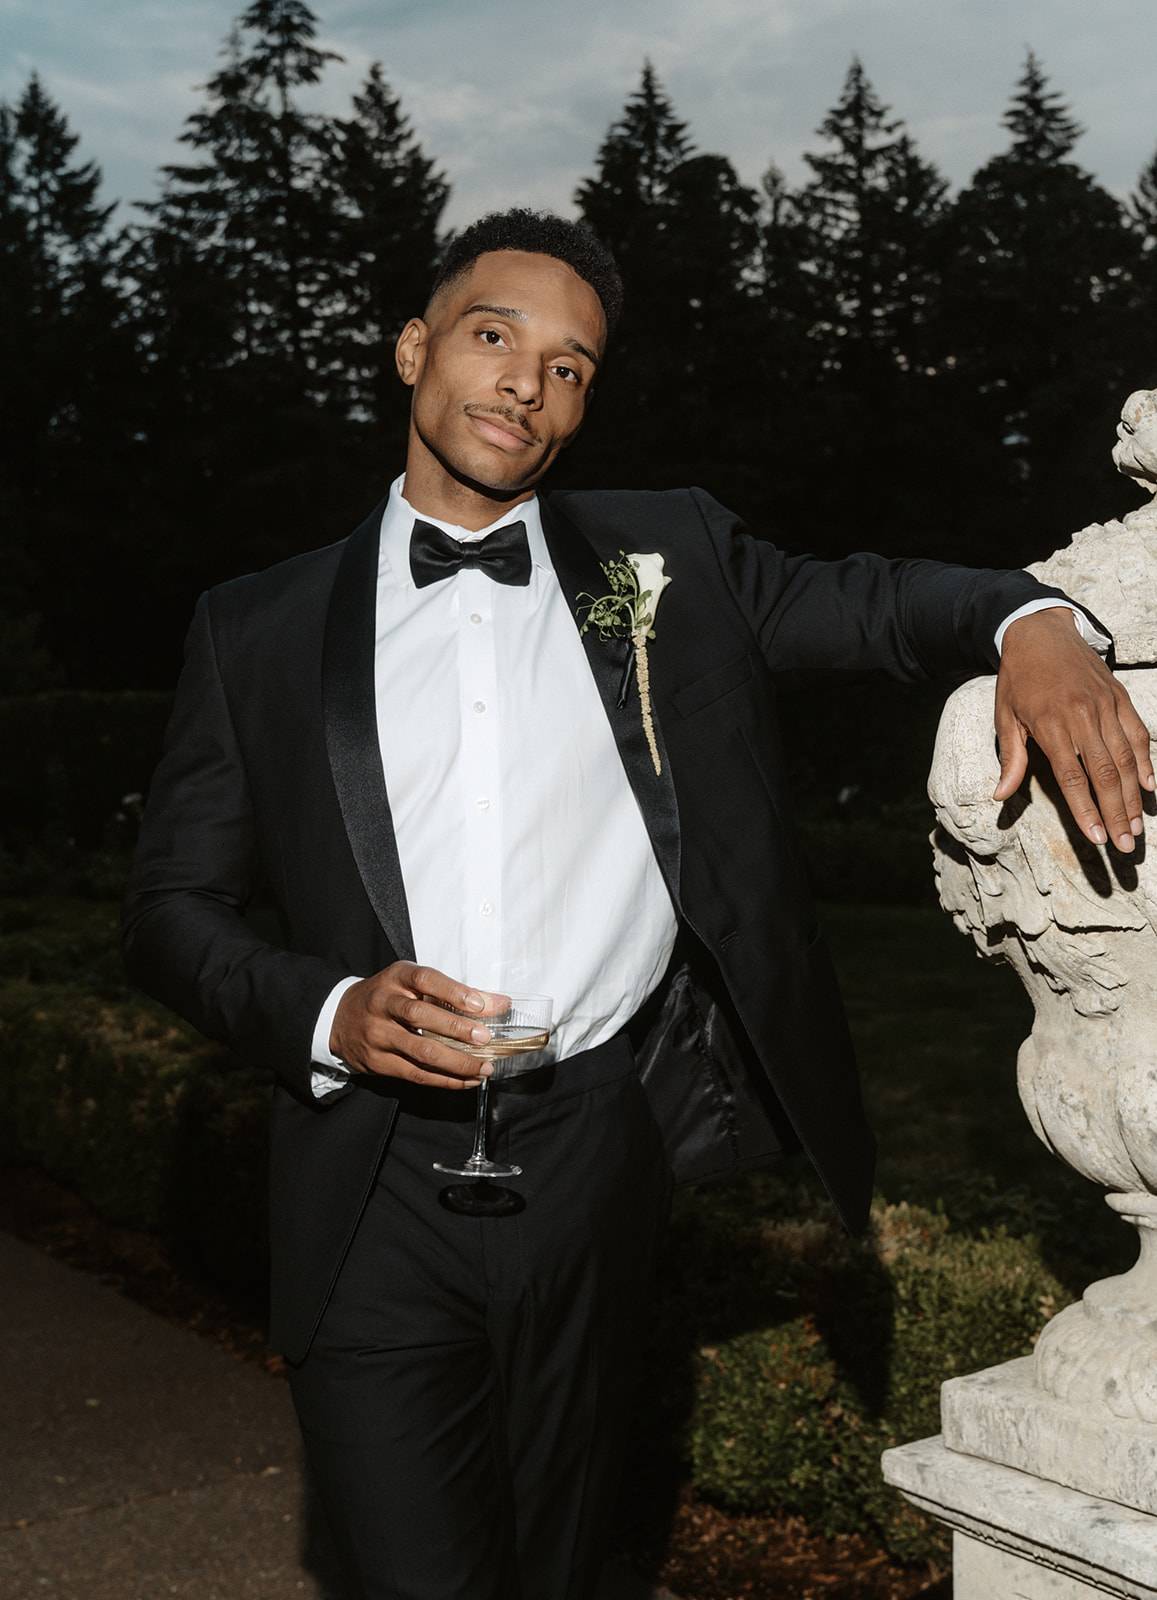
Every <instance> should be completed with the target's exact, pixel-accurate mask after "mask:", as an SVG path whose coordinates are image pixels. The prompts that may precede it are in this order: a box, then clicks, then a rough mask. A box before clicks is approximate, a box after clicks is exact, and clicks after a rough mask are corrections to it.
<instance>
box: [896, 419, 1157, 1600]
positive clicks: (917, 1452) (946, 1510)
mask: <svg viewBox="0 0 1157 1600" xmlns="http://www.w3.org/2000/svg"><path fill="white" fill-rule="evenodd" d="M1113 459H1114V461H1115V462H1116V464H1117V466H1118V468H1119V469H1120V470H1121V471H1122V472H1124V473H1127V474H1128V475H1129V476H1130V477H1133V478H1135V479H1136V480H1137V481H1138V483H1139V484H1142V485H1143V486H1144V487H1145V488H1146V490H1147V491H1148V492H1149V494H1150V495H1151V496H1152V497H1153V498H1152V499H1151V501H1150V503H1149V504H1148V505H1147V506H1144V507H1143V508H1142V509H1140V510H1138V511H1134V512H1131V513H1130V514H1129V515H1128V516H1127V517H1125V518H1124V520H1123V521H1121V522H1111V523H1107V524H1104V525H1101V524H1095V525H1093V526H1092V527H1089V528H1085V529H1083V530H1082V531H1081V532H1080V533H1079V534H1077V535H1076V536H1075V537H1074V538H1073V540H1072V543H1071V544H1070V545H1069V546H1068V547H1067V548H1066V549H1064V550H1060V551H1057V552H1056V554H1055V555H1053V556H1051V557H1050V558H1049V559H1048V561H1045V562H1041V563H1040V564H1039V565H1038V566H1037V567H1035V568H1032V569H1030V570H1032V571H1035V572H1036V574H1037V576H1038V577H1041V578H1043V579H1044V580H1045V581H1046V582H1050V583H1054V584H1056V585H1058V586H1059V587H1062V588H1064V589H1065V590H1066V591H1067V592H1068V593H1069V594H1071V595H1072V596H1073V598H1074V599H1076V600H1078V601H1080V602H1082V603H1083V604H1085V605H1086V606H1087V607H1088V608H1089V609H1090V610H1091V611H1092V612H1093V613H1094V614H1095V615H1096V616H1097V617H1099V618H1100V619H1101V621H1102V623H1104V624H1107V625H1108V627H1109V628H1111V629H1112V631H1113V635H1114V638H1115V641H1116V658H1117V663H1118V667H1119V669H1124V670H1119V672H1118V677H1119V679H1120V681H1121V682H1122V683H1124V684H1125V685H1126V687H1127V688H1128V691H1129V694H1130V696H1131V697H1132V699H1133V702H1134V704H1135V706H1136V708H1137V711H1138V714H1139V715H1140V716H1141V718H1142V719H1143V720H1144V722H1145V723H1146V725H1147V726H1148V728H1149V729H1150V732H1151V733H1157V390H1149V391H1145V392H1138V393H1137V394H1134V395H1130V397H1129V399H1128V401H1127V402H1126V404H1125V409H1124V412H1123V413H1122V417H1121V422H1120V426H1119V428H1118V441H1117V444H1116V447H1115V448H1114V452H1113ZM992 730H993V683H992V680H982V679H974V680H973V681H972V682H971V683H968V684H965V685H964V686H963V687H962V688H961V689H958V690H957V691H956V693H955V694H954V695H953V696H952V698H951V699H950V700H949V702H948V704H947V706H946V707H945V710H944V715H943V717H942V719H941V723H940V731H939V735H938V738H937V743H936V754H935V758H934V760H933V765H932V773H931V776H930V778H929V784H928V790H929V794H930V796H931V798H932V801H933V803H934V805H935V807H936V815H937V823H938V826H937V829H936V833H935V834H934V836H933V847H934V852H935V857H936V874H937V879H938V882H939V887H940V901H941V904H942V905H943V906H944V908H945V910H946V911H949V912H950V913H951V914H952V917H953V919H954V921H955V922H956V925H957V926H958V927H959V928H960V929H961V931H963V932H966V933H968V934H970V935H971V937H972V938H973V940H974V942H975V944H976V948H977V951H978V952H979V954H980V955H982V956H984V957H985V958H987V959H989V960H993V959H995V960H1001V961H1006V962H1008V963H1009V964H1010V965H1011V966H1012V967H1013V968H1014V969H1015V970H1016V972H1017V973H1018V975H1019V976H1020V978H1021V980H1022V982H1023V983H1024V986H1025V988H1026V990H1027V991H1028V993H1029V995H1030V996H1031V998H1032V1002H1033V1008H1034V1012H1035V1017H1034V1021H1033V1028H1032V1032H1031V1034H1030V1035H1029V1037H1028V1038H1027V1039H1026V1040H1025V1041H1024V1043H1023V1044H1022V1045H1021V1048H1020V1054H1019V1057H1018V1061H1017V1076H1018V1083H1019V1088H1020V1096H1021V1101H1022V1104H1023V1105H1024V1108H1025V1111H1026V1112H1027V1114H1028V1117H1029V1120H1030V1122H1031V1123H1032V1126H1033V1128H1034V1130H1035V1131H1036V1133H1037V1134H1038V1136H1039V1137H1040V1138H1041V1140H1042V1141H1043V1142H1044V1143H1045V1144H1046V1145H1047V1146H1048V1148H1049V1149H1050V1150H1052V1151H1053V1152H1054V1154H1056V1155H1057V1156H1059V1157H1060V1158H1061V1160H1063V1161H1066V1162H1068V1164H1069V1165H1070V1166H1072V1167H1074V1168H1076V1170H1077V1171H1078V1172H1080V1173H1083V1174H1084V1176H1085V1177H1086V1178H1089V1179H1091V1180H1092V1181H1093V1182H1094V1183H1097V1184H1099V1185H1101V1186H1102V1187H1103V1188H1105V1189H1107V1190H1109V1194H1108V1195H1107V1196H1106V1198H1107V1200H1108V1203H1109V1205H1110V1206H1111V1207H1112V1209H1113V1210H1114V1211H1115V1212H1116V1213H1117V1214H1118V1215H1119V1216H1120V1217H1121V1218H1122V1219H1123V1221H1124V1222H1125V1223H1127V1224H1128V1225H1130V1226H1132V1227H1134V1228H1135V1229H1136V1230H1137V1235H1138V1240H1139V1246H1140V1248H1139V1253H1138V1257H1137V1261H1136V1263H1135V1265H1134V1266H1133V1267H1132V1268H1131V1269H1130V1271H1128V1272H1125V1273H1121V1274H1119V1275H1118V1276H1116V1277H1112V1278H1104V1279H1102V1280H1101V1281H1100V1282H1098V1283H1094V1284H1091V1285H1090V1286H1089V1288H1087V1289H1086V1290H1085V1293H1084V1295H1083V1296H1082V1297H1081V1299H1080V1300H1079V1301H1077V1302H1076V1303H1075V1304H1073V1305H1071V1306H1066V1307H1065V1309H1064V1310H1063V1311H1061V1312H1059V1313H1058V1314H1057V1315H1056V1316H1055V1317H1053V1318H1052V1320H1051V1321H1050V1322H1048V1323H1047V1324H1046V1326H1045V1327H1044V1328H1043V1330H1042V1332H1041V1335H1040V1338H1039V1340H1038V1341H1037V1346H1036V1350H1035V1352H1034V1354H1033V1355H1032V1356H1031V1357H1026V1358H1025V1359H1023V1360H1020V1361H1010V1362H1007V1363H1005V1364H1004V1365H1003V1366H999V1367H992V1368H989V1370H988V1371H986V1372H977V1373H973V1374H972V1375H971V1376H969V1377H963V1378H955V1379H952V1380H951V1381H950V1382H948V1383H946V1384H945V1385H944V1387H943V1389H942V1391H941V1409H940V1416H941V1424H942V1426H943V1430H944V1431H943V1434H942V1435H941V1436H940V1437H938V1438H936V1439H923V1440H921V1441H920V1442H918V1443H917V1444H910V1445H904V1446H902V1447H901V1448H899V1449H896V1450H889V1451H888V1452H887V1454H886V1455H885V1456H884V1475H885V1477H886V1479H887V1481H888V1482H889V1483H891V1484H893V1485H894V1486H895V1487H896V1488H898V1489H899V1490H900V1491H901V1492H902V1493H903V1494H904V1495H906V1496H907V1498H908V1499H909V1500H910V1501H912V1503H913V1504H914V1505H917V1506H920V1507H921V1508H922V1509H924V1510H926V1511H928V1512H930V1513H931V1515H932V1516H934V1517H935V1518H937V1520H939V1521H940V1522H942V1523H945V1524H946V1525H947V1526H948V1527H950V1528H951V1529H953V1530H954V1537H955V1544H956V1549H955V1600H1084V1597H1087V1596H1093V1595H1118V1596H1129V1597H1130V1600H1140V1597H1142V1596H1152V1597H1154V1600H1157V848H1155V843H1157V814H1155V812H1157V807H1155V805H1154V797H1152V796H1150V797H1148V798H1147V804H1146V808H1145V809H1146V812H1147V819H1146V830H1145V831H1146V834H1147V836H1148V837H1147V839H1146V840H1144V841H1143V842H1139V844H1138V848H1137V849H1136V851H1133V852H1125V853H1121V852H1119V851H1116V850H1114V849H1111V848H1110V849H1102V848H1098V847H1096V846H1094V845H1092V844H1091V843H1090V842H1089V841H1088V840H1087V839H1086V838H1085V837H1084V836H1083V834H1081V833H1079V832H1078V831H1077V830H1076V828H1075V827H1074V826H1073V825H1072V822H1071V820H1070V817H1069V813H1068V808H1067V806H1066V804H1065V803H1064V801H1063V800H1062V798H1061V796H1060V794H1059V792H1058V789H1057V786H1056V783H1055V782H1054V781H1053V779H1052V776H1051V773H1049V772H1048V770H1047V767H1046V766H1044V765H1041V764H1038V765H1037V766H1036V767H1035V768H1034V770H1033V771H1032V773H1031V776H1030V778H1029V781H1028V782H1027V783H1025V784H1024V785H1022V787H1021V790H1020V792H1019V793H1018V794H1017V795H1016V796H1015V797H1014V798H1013V799H1012V800H1010V801H1009V802H1007V803H1006V804H1003V805H998V804H997V803H996V802H995V801H994V800H993V799H992V791H993V787H994V785H995V782H996V776H997V765H996V760H995V756H994V753H993V737H992ZM1090 770H1092V769H1091V768H1090Z"/></svg>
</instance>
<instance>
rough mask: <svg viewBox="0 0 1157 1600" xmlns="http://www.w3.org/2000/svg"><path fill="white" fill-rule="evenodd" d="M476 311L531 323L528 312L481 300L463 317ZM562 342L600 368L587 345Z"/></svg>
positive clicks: (469, 308) (467, 308) (597, 359)
mask: <svg viewBox="0 0 1157 1600" xmlns="http://www.w3.org/2000/svg"><path fill="white" fill-rule="evenodd" d="M476 311H482V312H485V314H486V315H487V316H491V317H505V318H506V319H507V320H508V321H510V322H529V320H530V318H529V317H528V316H527V314H526V312H525V311H520V310H519V309H518V307H517V306H492V305H488V304H487V303H486V302H485V301H481V300H480V301H479V302H478V303H477V305H472V306H467V307H466V309H465V311H464V312H463V313H462V316H463V317H469V316H472V315H473V314H474V312H476ZM459 321H461V318H459ZM562 342H563V344H564V345H565V346H566V348H567V349H568V350H574V351H576V352H577V353H578V354H579V355H580V356H586V358H587V360H588V361H589V362H590V364H591V366H592V367H597V366H598V364H599V358H598V356H596V355H595V353H594V351H593V350H588V349H587V347H586V345H585V344H582V343H581V342H580V341H579V340H578V339H574V338H566V339H564V340H563V341H562Z"/></svg>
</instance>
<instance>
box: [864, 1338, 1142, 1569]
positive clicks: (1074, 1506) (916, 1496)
mask: <svg viewBox="0 0 1157 1600" xmlns="http://www.w3.org/2000/svg"><path fill="white" fill-rule="evenodd" d="M995 1370H996V1371H1000V1370H1001V1369H1000V1368H997V1369H995ZM883 1468H884V1478H885V1481H886V1482H887V1483H890V1484H891V1485H892V1486H893V1488H896V1489H899V1490H900V1492H901V1493H902V1494H903V1495H904V1497H905V1499H906V1500H909V1501H911V1503H912V1504H913V1505H914V1506H918V1507H919V1509H920V1510H921V1511H926V1512H927V1513H928V1514H929V1515H930V1516H932V1517H935V1518H936V1520H937V1521H938V1522H941V1523H943V1524H944V1525H945V1526H946V1527H948V1528H951V1529H952V1533H953V1541H952V1543H953V1550H952V1558H953V1559H952V1569H953V1589H952V1593H953V1600H1102V1597H1103V1596H1105V1595H1113V1596H1118V1597H1120V1600H1155V1597H1157V1527H1155V1525H1154V1521H1153V1518H1152V1517H1150V1516H1148V1515H1146V1514H1145V1513H1144V1512H1140V1511H1133V1510H1131V1509H1129V1508H1128V1507H1125V1506H1120V1505H1116V1504H1114V1503H1113V1502H1111V1501H1108V1500H1100V1499H1096V1498H1094V1497H1093V1496H1092V1495H1086V1494H1082V1493H1081V1492H1080V1491H1079V1490H1077V1489H1067V1488H1065V1487H1063V1486H1062V1485H1061V1484H1057V1483H1049V1482H1046V1481H1045V1480H1044V1479H1043V1478H1038V1477H1034V1476H1033V1475H1032V1474H1031V1473H1028V1472H1017V1471H1016V1470H1014V1469H1013V1468H1012V1467H1002V1466H997V1465H996V1464H995V1463H994V1462H991V1461H981V1460H979V1459H977V1457H975V1456H966V1455H960V1454H959V1453H958V1452H957V1451H955V1450H950V1449H948V1447H947V1446H946V1444H945V1443H944V1440H943V1438H942V1437H940V1436H937V1437H936V1438H934V1439H921V1440H920V1441H919V1442H918V1443H916V1444H906V1445H901V1446H900V1447H899V1448H898V1449H895V1450H888V1451H885V1453H884V1458H883Z"/></svg>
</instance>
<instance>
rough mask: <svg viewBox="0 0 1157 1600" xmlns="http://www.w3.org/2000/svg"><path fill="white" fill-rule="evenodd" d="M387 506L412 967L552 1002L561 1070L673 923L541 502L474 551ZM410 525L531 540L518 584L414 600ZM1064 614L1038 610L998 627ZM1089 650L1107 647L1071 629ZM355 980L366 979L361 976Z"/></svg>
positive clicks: (669, 937)
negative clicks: (519, 526) (506, 533)
mask: <svg viewBox="0 0 1157 1600" xmlns="http://www.w3.org/2000/svg"><path fill="white" fill-rule="evenodd" d="M403 481H404V480H403V478H398V479H397V480H396V481H395V482H394V483H393V484H392V485H391V488H390V494H389V499H388V501H387V504H386V509H385V511H384V513H383V515H382V530H381V543H380V547H379V558H378V596H377V634H376V647H375V672H374V682H375V694H376V700H377V722H378V742H379V745H380V748H381V756H382V766H383V769H384V772H385V779H386V791H387V794H388V795H389V801H390V813H391V816H392V819H393V826H394V833H395V835H396V838H397V846H398V857H399V860H400V863H401V869H402V880H403V883H404V885H405V890H406V901H407V904H408V907H409V913H410V926H411V929H412V932H413V936H414V952H415V956H416V958H417V960H418V961H420V962H421V963H422V964H423V965H425V966H430V967H436V968H437V969H438V970H439V971H441V972H445V973H446V974H448V975H449V976H450V977H451V978H455V979H458V980H460V981H462V982H464V983H467V984H470V985H471V986H472V987H474V988H478V989H485V990H490V991H494V992H497V993H501V994H511V993H515V994H517V993H523V994H548V995H550V996H551V997H552V998H553V1000H554V1018H555V1027H554V1034H553V1036H552V1039H551V1043H550V1047H549V1049H548V1051H547V1052H546V1053H545V1056H544V1059H556V1060H565V1058H566V1057H567V1056H571V1055H575V1054H576V1053H577V1052H578V1051H580V1050H586V1049H590V1048H591V1047H593V1046H595V1045H598V1044H601V1043H603V1042H604V1041H605V1040H607V1039H610V1038H611V1037H612V1036H613V1035H614V1034H615V1033H617V1032H618V1031H619V1029H620V1028H622V1027H623V1026H624V1025H625V1024H626V1023H627V1022H628V1021H629V1020H630V1018H631V1017H632V1016H633V1015H634V1013H635V1012H636V1011H637V1010H638V1008H639V1007H640V1006H641V1005H642V1003H643V1001H644V1000H645V999H646V998H647V996H648V995H649V994H650V993H651V991H652V990H653V989H654V988H655V986H656V985H657V983H658V982H659V979H660V978H661V977H662V975H663V972H664V970H665V969H666V966H667V962H668V959H669V957H670V954H671V950H672V948H673V945H674V942H675V934H676V927H677V925H676V917H675V911H674V908H673V906H672V904H671V899H670V896H669V895H668V893H667V889H666V886H665V885H664V883H663V879H662V876H661V874H660V872H659V868H658V864H657V862H656V860H655V855H654V852H653V850H652V848H651V843H650V839H649V838H648V836H647V831H646V828H645V826H644V824H643V820H642V816H641V814H640V812H639V808H638V805H637V803H636V801H635V798H634V795H633V793H632V791H631V788H630V785H629V783H628V782H627V777H626V773H625V772H624V770H623V765H622V762H621V761H620V759H619V755H618V749H617V747H616V745H615V741H614V736H613V734H612V733H611V729H610V724H609V723H608V721H607V717H606V712H605V711H604V709H603V704H602V701H601V699H600V697H599V693H598V689H597V688H596V686H595V681H594V678H593V677H592V676H591V672H590V668H589V666H588V664H587V659H586V652H585V650H584V648H583V645H582V641H581V639H580V637H579V631H578V628H577V627H576V626H575V620H574V617H573V616H572V615H571V613H570V609H569V607H568V605H567V601H566V598H565V596H564V595H563V593H562V590H561V589H560V588H559V585H558V582H557V580H556V578H555V575H554V568H553V566H552V565H551V561H550V555H549V552H548V550H547V547H546V540H545V538H544V536H543V531H542V519H541V516H540V513H539V506H538V501H537V499H531V500H525V501H521V502H519V503H518V504H516V505H512V506H511V507H510V508H509V510H507V511H506V512H505V513H504V514H503V515H502V516H501V517H499V518H498V519H497V520H496V521H495V522H493V523H491V524H490V526H489V527H487V528H482V529H479V530H478V531H477V532H474V531H471V530H467V529H465V528H460V527H456V526H455V525H454V524H452V523H447V522H443V521H441V520H440V519H438V518H437V517H431V516H427V515H425V514H424V513H419V512H417V511H415V509H414V508H413V507H412V506H411V505H410V504H409V503H408V502H407V501H406V499H405V498H404V496H403V494H402V484H403ZM419 516H421V517H422V519H423V520H424V521H426V522H431V523H434V524H435V525H436V526H437V527H440V528H442V529H444V530H445V532H446V533H448V534H450V536H451V537H452V538H454V539H458V540H461V541H468V540H474V539H483V538H485V537H486V535H487V534H488V533H492V532H493V531H494V530H495V528H500V527H502V526H503V525H504V524H505V523H507V522H515V521H521V522H524V523H525V524H526V532H527V539H528V542H529V545H530V555H531V562H532V567H531V577H530V583H529V584H528V585H527V586H526V587H525V588H523V587H519V586H516V585H510V584H501V583H496V582H494V580H493V579H491V578H489V577H487V575H486V574H485V573H484V572H481V571H479V570H478V569H477V568H468V567H464V568H462V569H461V570H459V571H458V572H456V573H455V574H454V575H453V576H452V577H449V578H446V579H443V580H441V581H439V582H436V583H432V584H429V585H427V586H426V587H425V588H422V589H418V588H416V587H415V586H414V582H413V579H412V577H411V575H410V535H411V532H412V530H413V526H414V521H415V519H416V518H417V517H419ZM1058 604H1063V602H1059V601H1055V600H1034V601H1030V602H1029V604H1028V605H1025V606H1021V607H1020V608H1019V609H1018V610H1016V611H1014V612H1012V613H1011V615H1010V616H1008V617H1006V618H1005V620H1004V622H1003V623H1002V624H1001V626H1000V629H999V630H998V632H997V635H996V647H997V650H998V651H999V650H1000V647H1001V644H1002V641H1003V639H1004V634H1005V630H1006V629H1007V628H1008V627H1009V626H1010V625H1011V624H1012V623H1013V622H1015V621H1016V619H1017V618H1018V617H1022V616H1027V615H1028V614H1029V613H1031V612H1033V611H1039V610H1042V609H1044V608H1046V607H1051V606H1055V605H1058ZM1071 609H1073V611H1074V616H1075V619H1076V622H1077V626H1078V628H1080V630H1081V633H1082V635H1083V636H1084V637H1085V638H1086V640H1087V641H1088V642H1089V643H1090V644H1093V645H1095V646H1098V647H1100V648H1104V647H1107V645H1108V640H1107V639H1104V638H1103V637H1102V636H1101V635H1099V634H1097V633H1096V631H1095V630H1094V629H1092V628H1091V627H1090V625H1089V624H1088V623H1087V621H1086V619H1085V618H1084V617H1083V616H1082V615H1081V614H1080V613H1079V612H1077V611H1076V609H1075V608H1071ZM362 976H368V974H363V975H362ZM357 982H358V978H357V977H350V978H347V979H345V980H344V981H343V982H341V983H339V984H338V985H337V986H336V987H335V988H334V990H333V992H332V993H331V994H330V995H329V997H328V998H327V1000H326V1003H325V1005H324V1006H323V1007H322V1010H321V1012H320V1014H319V1016H318V1019H317V1025H316V1028H315V1030H314V1036H313V1046H312V1055H313V1061H314V1063H315V1068H316V1070H315V1072H314V1075H313V1088H314V1092H315V1094H326V1093H329V1092H331V1091H332V1090H333V1089H335V1088H337V1087H338V1086H339V1085H340V1084H342V1083H343V1082H344V1081H345V1080H346V1077H347V1075H348V1069H347V1068H346V1067H345V1066H344V1065H343V1064H342V1063H341V1062H340V1061H339V1060H338V1058H337V1057H336V1056H334V1055H333V1053H332V1052H331V1051H330V1048H329V1039H330V1031H331V1029H332V1026H333V1019H334V1016H335V1014H336V1012H337V1007H338V1002H339V1001H340V999H341V997H342V995H343V994H344V993H345V991H346V989H348V988H349V987H350V985H351V984H354V983H357Z"/></svg>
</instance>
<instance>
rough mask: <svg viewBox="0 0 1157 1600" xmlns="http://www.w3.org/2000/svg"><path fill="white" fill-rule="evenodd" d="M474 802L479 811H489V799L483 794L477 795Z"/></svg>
mask: <svg viewBox="0 0 1157 1600" xmlns="http://www.w3.org/2000/svg"><path fill="white" fill-rule="evenodd" d="M474 804H475V805H476V806H477V807H478V809H479V811H489V810H490V801H489V800H488V799H487V798H486V796H485V795H484V794H480V795H479V796H478V798H477V800H475V802H474Z"/></svg>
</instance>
